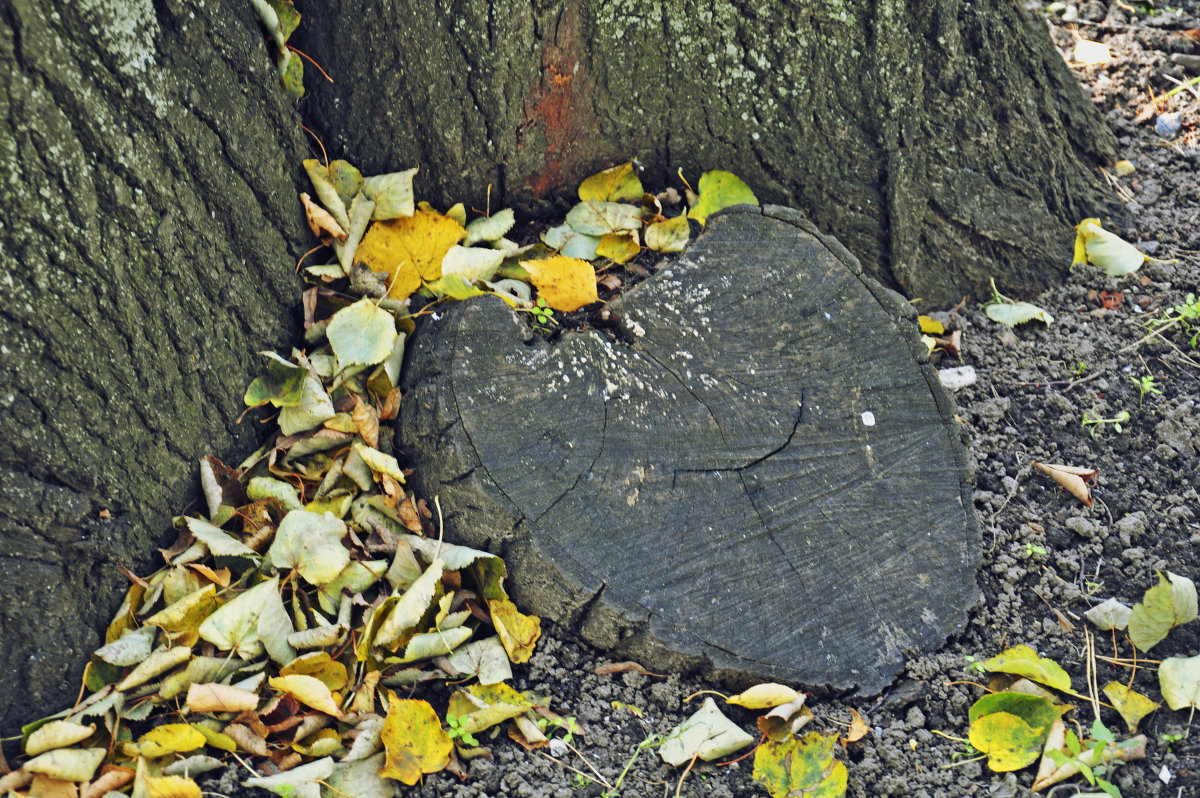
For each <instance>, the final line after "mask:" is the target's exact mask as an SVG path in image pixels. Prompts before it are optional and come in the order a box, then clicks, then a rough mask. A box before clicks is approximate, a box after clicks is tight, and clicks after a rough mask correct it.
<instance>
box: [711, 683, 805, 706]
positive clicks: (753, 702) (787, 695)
mask: <svg viewBox="0 0 1200 798" xmlns="http://www.w3.org/2000/svg"><path fill="white" fill-rule="evenodd" d="M799 697H800V694H799V693H797V692H796V691H795V690H793V689H792V688H790V687H786V686H784V685H782V684H774V683H771V682H768V683H766V684H756V685H754V686H753V687H751V688H750V689H749V690H745V691H743V692H741V693H738V694H737V695H735V696H730V697H729V698H726V699H725V703H727V704H736V705H737V706H739V707H746V708H747V709H769V708H772V707H777V706H780V705H781V704H787V703H790V702H792V701H795V700H796V699H797V698H799Z"/></svg>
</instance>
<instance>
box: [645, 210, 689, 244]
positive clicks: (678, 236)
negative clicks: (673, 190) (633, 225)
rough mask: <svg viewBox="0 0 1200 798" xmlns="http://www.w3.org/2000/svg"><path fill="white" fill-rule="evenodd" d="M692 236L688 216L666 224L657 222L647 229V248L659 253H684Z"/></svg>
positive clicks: (681, 216)
mask: <svg viewBox="0 0 1200 798" xmlns="http://www.w3.org/2000/svg"><path fill="white" fill-rule="evenodd" d="M691 235H692V228H691V226H690V225H689V224H688V220H687V216H686V215H685V214H680V215H679V216H676V217H675V218H674V219H667V220H666V221H665V222H655V223H654V224H652V225H650V226H649V227H647V228H646V233H645V236H646V248H647V249H653V250H657V251H658V252H682V251H683V250H684V249H685V248H686V247H687V243H688V239H689V238H690V237H691Z"/></svg>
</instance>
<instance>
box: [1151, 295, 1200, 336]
mask: <svg viewBox="0 0 1200 798" xmlns="http://www.w3.org/2000/svg"><path fill="white" fill-rule="evenodd" d="M1176 325H1180V326H1182V327H1183V329H1184V334H1185V335H1186V334H1187V333H1191V335H1192V337H1191V340H1190V341H1189V343H1191V345H1192V349H1196V348H1197V347H1198V346H1200V299H1197V298H1196V295H1195V294H1188V295H1187V297H1185V298H1184V300H1183V302H1182V303H1181V304H1178V305H1176V306H1175V307H1173V308H1171V309H1170V310H1169V311H1167V312H1166V313H1165V314H1164V315H1163V317H1162V318H1161V319H1152V320H1151V321H1150V324H1149V327H1150V330H1151V332H1150V335H1147V336H1146V337H1145V338H1143V339H1141V340H1140V341H1138V343H1139V344H1140V343H1142V342H1144V341H1147V340H1149V339H1150V338H1151V337H1153V336H1155V335H1160V334H1161V333H1162V331H1163V330H1165V329H1167V328H1168V327H1174V326H1176ZM1193 330H1194V332H1193Z"/></svg>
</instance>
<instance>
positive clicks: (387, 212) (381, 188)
mask: <svg viewBox="0 0 1200 798" xmlns="http://www.w3.org/2000/svg"><path fill="white" fill-rule="evenodd" d="M418 170H419V167H415V168H413V169H405V170H404V171H402V172H390V173H388V174H386V175H375V176H373V177H368V178H367V179H366V180H365V181H363V194H365V195H366V197H367V199H370V200H373V201H374V202H375V211H374V213H373V216H374V218H376V219H385V220H386V219H399V218H402V217H407V216H412V215H413V213H414V212H415V211H416V208H415V207H414V205H413V187H412V184H413V178H414V177H416V175H417V171H418Z"/></svg>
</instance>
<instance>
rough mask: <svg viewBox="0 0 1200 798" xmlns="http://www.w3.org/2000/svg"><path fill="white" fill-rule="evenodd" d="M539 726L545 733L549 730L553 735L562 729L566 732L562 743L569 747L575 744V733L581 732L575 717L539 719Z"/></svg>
mask: <svg viewBox="0 0 1200 798" xmlns="http://www.w3.org/2000/svg"><path fill="white" fill-rule="evenodd" d="M537 725H538V728H539V729H541V730H542V731H543V732H545V731H546V729H547V728H548V729H550V733H551V734H553V733H554V731H555V730H556V729H562V730H563V732H564V734H563V736H562V741H563V742H564V743H566V744H567V745H570V744H571V743H573V742H575V733H576V732H578V731H579V723H578V722H577V721H576V720H575V718H574V716H572V717H566V718H538V721H537Z"/></svg>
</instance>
